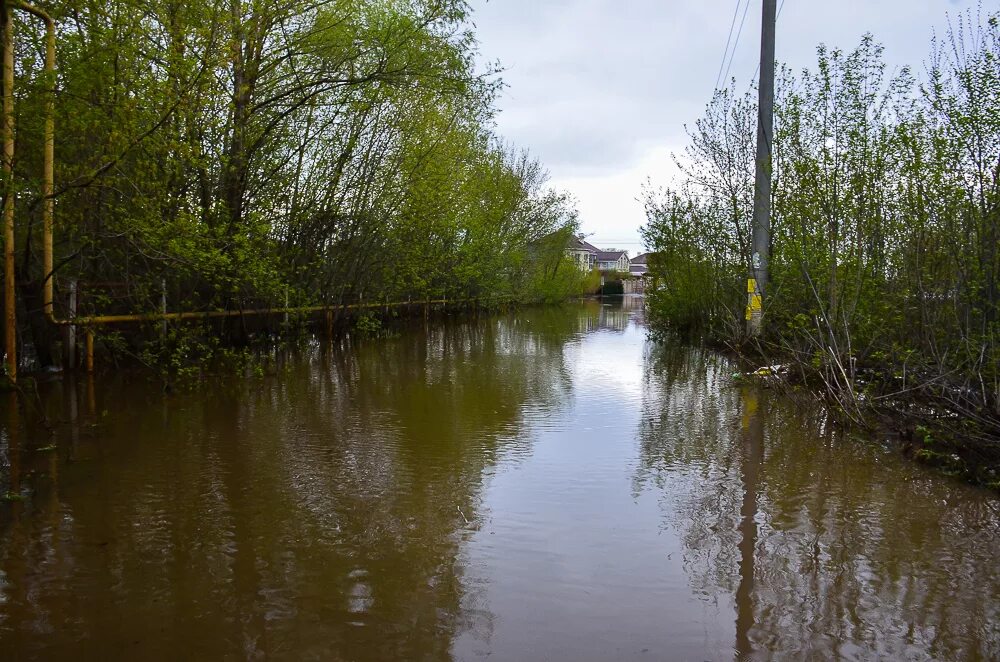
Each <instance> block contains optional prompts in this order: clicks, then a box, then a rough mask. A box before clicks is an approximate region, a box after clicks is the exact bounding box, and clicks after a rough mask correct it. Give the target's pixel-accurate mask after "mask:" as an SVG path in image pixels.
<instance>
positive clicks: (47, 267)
mask: <svg viewBox="0 0 1000 662" xmlns="http://www.w3.org/2000/svg"><path fill="white" fill-rule="evenodd" d="M12 4H13V5H14V6H15V7H17V8H18V9H23V10H24V11H26V12H28V13H30V14H34V15H35V16H37V17H38V18H40V19H41V20H42V21H44V22H45V75H46V77H48V79H49V90H48V98H47V99H46V101H45V133H44V140H45V151H44V155H43V159H42V273H43V276H42V289H43V295H42V308H43V310H44V312H45V316H46V317H47V318H49V319H50V320H51V319H52V318H53V317H54V312H53V308H52V299H53V296H52V280H53V279H52V276H53V274H52V270H53V266H52V265H53V261H52V252H53V251H52V219H53V216H54V210H55V199H54V198H53V194H54V193H55V151H56V148H55V145H56V138H55V135H56V129H55V126H56V120H55V109H56V102H55V99H56V23H55V21H54V20H52V17H51V16H49V15H48V14H47V13H46V12H45V11H44V10H42V9H40V8H38V7H35V6H34V5H29V4H28V3H26V2H20V1H15V2H13V3H12ZM13 84H14V81H13V79H11V81H10V85H11V87H13ZM11 152H12V153H13V147H12V148H11ZM11 214H13V210H12V211H11Z"/></svg>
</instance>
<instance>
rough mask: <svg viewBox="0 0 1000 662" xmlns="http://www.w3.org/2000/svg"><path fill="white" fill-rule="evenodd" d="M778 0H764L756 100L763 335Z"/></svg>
mask: <svg viewBox="0 0 1000 662" xmlns="http://www.w3.org/2000/svg"><path fill="white" fill-rule="evenodd" d="M776 21H777V0H764V8H763V13H762V21H761V31H760V87H759V89H758V99H757V172H756V176H755V179H754V191H753V239H752V240H751V246H750V276H749V278H748V279H747V315H746V317H747V334H748V335H749V336H750V337H751V338H756V337H758V336H760V334H761V330H762V328H763V325H764V294H765V292H766V290H767V285H768V282H767V279H768V266H769V265H768V262H769V260H770V254H771V170H772V167H771V164H772V162H771V142H772V140H773V138H774V32H775V23H776Z"/></svg>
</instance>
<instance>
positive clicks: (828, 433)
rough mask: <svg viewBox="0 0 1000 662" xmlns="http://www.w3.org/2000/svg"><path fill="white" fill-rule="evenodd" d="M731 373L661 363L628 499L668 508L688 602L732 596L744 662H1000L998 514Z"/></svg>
mask: <svg viewBox="0 0 1000 662" xmlns="http://www.w3.org/2000/svg"><path fill="white" fill-rule="evenodd" d="M729 370H730V368H728V366H727V365H726V364H725V362H724V361H722V360H721V359H719V358H718V357H713V356H711V355H706V354H703V353H701V352H697V351H686V350H678V349H676V348H666V349H663V350H657V351H654V352H653V354H652V356H651V361H650V363H649V364H648V367H647V375H646V382H645V386H644V396H643V402H644V405H643V417H642V421H641V424H640V429H639V439H640V454H641V457H640V461H639V464H638V468H637V471H636V474H635V478H634V489H635V490H637V491H638V492H640V493H641V492H646V491H653V492H654V493H657V494H659V495H660V498H661V500H662V504H661V505H662V513H663V517H664V521H665V523H666V525H667V526H668V527H669V528H670V529H671V530H672V531H676V532H677V535H679V536H680V538H681V540H683V542H684V546H685V569H686V571H687V573H688V575H689V581H690V583H691V586H692V588H693V589H694V590H696V591H698V592H702V593H703V594H704V596H705V599H711V600H728V599H730V598H729V596H731V599H732V609H733V611H734V614H735V622H736V631H735V646H734V655H735V656H736V657H737V659H757V658H760V659H773V658H784V659H801V658H807V657H816V658H820V659H827V658H831V657H846V658H848V659H872V658H878V659H984V660H985V659H996V658H997V657H998V655H1000V633H998V630H997V628H996V623H997V622H998V618H1000V567H998V566H997V564H996V563H995V560H994V559H995V552H994V550H995V548H996V544H997V542H998V541H1000V536H998V530H1000V508H998V504H997V501H996V500H995V499H994V498H993V497H992V496H991V495H989V494H986V493H983V492H980V491H977V490H974V489H972V488H966V487H964V486H961V485H956V484H951V483H948V482H946V481H943V480H941V479H940V478H938V477H935V476H933V475H930V474H928V473H925V472H924V471H923V470H922V469H921V468H919V467H916V466H913V465H910V464H907V463H905V462H903V461H901V460H900V459H899V458H898V457H897V456H896V455H895V454H894V453H893V452H892V451H891V450H888V449H883V450H880V449H877V448H873V447H872V445H871V443H870V442H860V441H858V440H854V439H851V438H849V437H847V436H845V435H844V434H843V433H842V432H841V431H839V430H837V429H836V428H835V427H834V426H832V425H831V423H830V420H829V419H828V416H827V414H826V413H825V412H823V411H822V410H820V409H817V408H813V407H805V406H802V403H796V402H792V401H789V400H787V399H784V398H782V397H779V396H777V395H776V394H774V393H773V392H771V391H767V390H764V391H760V390H756V389H754V388H752V387H737V386H727V385H726V382H727V379H726V377H727V373H728V372H729ZM727 427H728V428H729V430H727ZM734 428H736V429H734ZM692 472H693V473H694V474H696V475H697V476H698V477H699V479H700V480H696V481H684V480H682V479H683V478H684V477H685V476H689V475H691V474H692ZM679 485H680V486H681V487H678V486H679Z"/></svg>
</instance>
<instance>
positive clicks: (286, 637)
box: [0, 299, 1000, 661]
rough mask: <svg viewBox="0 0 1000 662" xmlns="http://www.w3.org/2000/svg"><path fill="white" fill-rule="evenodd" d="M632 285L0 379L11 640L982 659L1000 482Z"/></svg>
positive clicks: (384, 653)
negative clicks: (31, 419)
mask: <svg viewBox="0 0 1000 662" xmlns="http://www.w3.org/2000/svg"><path fill="white" fill-rule="evenodd" d="M636 304H637V300H633V299H626V300H625V303H624V304H623V303H621V302H618V303H615V304H604V305H602V304H601V303H598V302H589V303H585V304H580V305H572V306H567V307H562V308H559V307H556V308H540V309H530V310H522V311H517V312H513V313H507V314H501V315H496V316H490V317H482V318H480V319H479V320H475V321H472V320H465V321H458V320H452V321H448V322H442V323H440V324H437V325H431V326H430V328H429V329H428V328H423V327H420V326H417V327H415V328H412V329H408V330H406V331H404V332H402V333H401V334H400V335H399V336H397V337H394V338H388V339H382V340H371V341H365V342H362V343H359V344H357V345H356V346H354V347H346V346H344V347H340V348H337V349H332V350H331V348H329V347H324V346H323V345H322V344H320V343H317V344H316V345H314V346H311V347H309V348H307V349H305V350H302V351H300V352H298V353H295V354H293V355H287V356H279V357H278V369H277V370H275V371H270V372H271V374H266V375H264V376H261V377H251V378H247V379H243V378H239V379H237V378H234V379H232V380H231V382H226V383H223V382H215V383H214V385H206V386H204V387H200V388H199V389H198V390H197V391H195V392H181V393H174V394H163V393H162V392H161V390H160V389H159V388H158V386H156V385H153V384H149V385H147V384H145V383H144V382H141V381H135V380H132V381H120V380H116V379H113V378H110V377H106V376H104V377H100V378H99V379H98V380H97V382H96V384H93V383H88V382H87V380H86V379H80V380H78V381H74V380H72V379H66V380H63V381H54V382H51V383H47V384H43V385H41V387H40V392H41V397H42V400H43V401H44V402H45V404H46V406H47V407H48V410H49V414H50V416H51V418H52V420H53V424H54V425H55V427H56V434H55V437H54V438H52V437H49V436H48V435H47V434H45V433H44V432H40V431H39V430H38V429H37V428H34V427H30V426H26V425H25V424H24V415H23V414H22V413H18V410H17V408H16V406H15V407H13V408H11V407H10V403H9V402H7V401H0V416H2V417H3V420H2V438H0V492H2V493H10V495H11V496H14V497H17V498H14V499H8V500H7V501H6V502H4V503H2V504H0V658H2V659H5V660H29V659H54V660H59V659H73V660H108V659H128V660H225V659H231V660H243V659H275V660H448V659H457V660H476V659H481V658H488V659H490V660H574V661H575V660H612V659H615V660H617V659H622V660H633V659H634V660H732V659H734V658H737V659H791V660H801V659H819V660H826V659H834V658H841V659H893V660H902V659H906V660H921V659H944V660H948V659H952V660H976V659H980V660H989V659H994V660H995V659H1000V562H998V556H997V555H998V551H1000V501H998V500H997V499H996V498H995V497H994V496H992V495H991V494H990V493H988V492H984V491H978V490H976V489H974V488H971V487H967V486H964V485H960V484H956V483H952V482H949V481H948V480H946V479H943V478H941V477H939V476H935V475H933V474H930V473H928V472H926V471H925V470H923V469H922V468H920V467H918V466H916V465H913V464H910V463H908V462H907V461H905V460H903V459H901V458H900V457H899V456H898V455H897V453H896V452H894V451H893V450H892V449H891V448H889V447H888V446H887V445H884V444H880V443H878V442H877V440H875V441H873V440H867V441H862V440H857V439H853V438H850V437H847V436H845V435H843V434H841V433H840V432H839V431H838V430H837V429H835V428H834V427H832V426H831V425H830V422H829V420H828V418H827V415H826V414H825V412H824V411H823V410H822V409H820V408H819V407H804V406H802V404H801V403H799V404H795V403H792V402H790V401H788V400H786V399H784V398H782V397H781V396H779V395H778V394H776V393H774V392H771V391H767V390H760V389H758V388H756V387H750V386H738V385H735V384H734V383H733V382H732V380H731V375H732V372H733V370H734V368H733V366H732V365H731V364H730V363H729V362H727V360H725V359H724V358H721V357H719V356H716V355H713V354H711V353H707V352H704V351H700V350H697V349H691V348H686V347H680V346H667V347H660V346H656V345H654V344H651V343H650V342H648V341H647V340H646V334H645V329H644V327H643V322H642V316H641V311H640V310H638V307H639V306H637V305H636ZM640 305H641V304H640ZM52 445H54V446H55V448H54V449H51V450H45V447H49V446H52Z"/></svg>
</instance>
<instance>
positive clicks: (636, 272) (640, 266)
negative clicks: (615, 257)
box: [628, 253, 649, 278]
mask: <svg viewBox="0 0 1000 662" xmlns="http://www.w3.org/2000/svg"><path fill="white" fill-rule="evenodd" d="M647 258H649V253H643V254H642V255H636V256H635V257H634V258H632V259H631V260H630V261H629V265H628V270H629V273H631V274H632V275H633V276H639V277H640V278H641V277H643V276H645V275H646V272H647V271H649V265H648V264H647V262H646V260H647Z"/></svg>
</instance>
